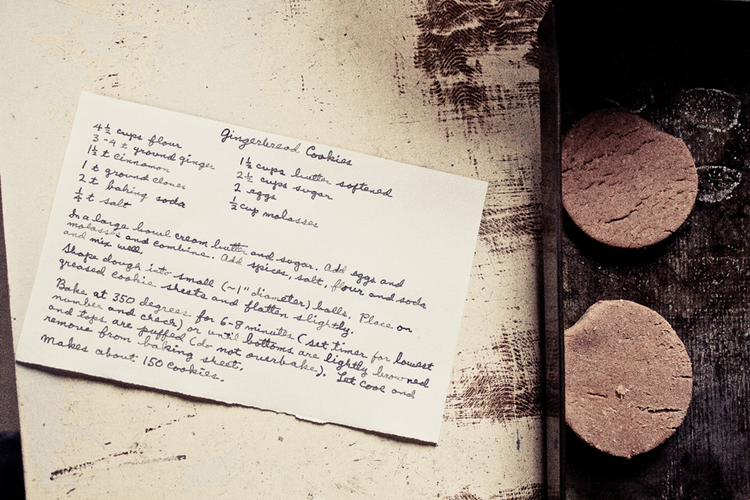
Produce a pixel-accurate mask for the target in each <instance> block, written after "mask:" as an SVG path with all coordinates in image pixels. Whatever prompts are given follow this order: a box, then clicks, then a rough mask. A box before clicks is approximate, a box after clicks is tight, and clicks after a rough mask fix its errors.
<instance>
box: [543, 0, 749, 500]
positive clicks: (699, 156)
mask: <svg viewBox="0 0 750 500" xmlns="http://www.w3.org/2000/svg"><path fill="white" fill-rule="evenodd" d="M599 4H601V5H596V6H595V5H588V2H582V3H577V4H576V6H575V7H573V6H571V5H570V4H564V8H559V9H558V10H559V14H560V15H561V17H559V18H558V30H559V33H560V36H561V43H560V47H561V48H560V50H561V56H560V67H561V78H562V82H563V83H562V85H561V88H562V109H563V131H565V130H567V129H568V128H569V127H570V126H571V125H572V124H573V123H574V122H575V121H576V120H577V119H578V118H580V117H581V116H583V115H585V114H586V113H588V112H590V111H592V110H594V109H598V108H601V107H607V106H612V105H616V104H619V105H623V106H627V107H630V108H631V109H632V110H634V111H637V112H638V113H639V114H640V115H641V116H642V117H644V118H647V119H649V120H650V121H652V123H655V124H656V125H657V126H659V127H660V128H662V129H664V130H665V131H667V132H670V133H673V134H678V135H680V136H682V137H683V138H684V139H685V142H686V144H687V145H688V147H689V148H690V150H691V152H692V153H693V156H694V157H695V158H696V163H697V164H698V166H699V167H701V168H700V169H699V171H700V180H701V182H700V187H699V198H700V199H699V201H698V202H697V203H696V206H695V208H694V210H693V212H692V214H691V215H690V217H689V218H688V220H687V221H686V223H685V224H684V225H683V226H682V227H681V228H680V229H679V230H678V231H677V232H676V233H675V234H674V235H673V236H671V237H670V238H668V239H667V240H666V241H664V242H662V243H660V244H657V245H655V246H653V247H651V248H648V249H644V250H639V251H624V250H616V249H612V248H609V247H606V246H604V245H600V244H597V243H596V242H593V241H592V240H590V239H589V238H588V237H586V236H585V235H583V234H582V233H581V232H580V231H579V230H578V229H577V228H576V227H575V226H574V225H573V224H572V223H571V222H570V220H566V221H565V225H564V235H563V256H564V257H563V290H564V292H563V293H564V323H565V325H566V326H570V325H571V324H572V323H574V322H575V321H576V320H577V319H578V318H579V317H580V315H581V314H583V312H584V311H585V310H586V309H587V308H588V307H589V306H590V305H591V304H593V303H594V302H596V301H597V300H601V299H618V298H623V299H629V300H633V301H636V302H639V303H641V304H644V305H646V306H648V307H651V308H652V309H654V310H656V311H657V312H659V313H660V314H661V315H662V316H664V317H665V318H666V319H667V320H668V321H669V322H670V323H671V324H672V326H673V327H674V328H675V330H676V331H677V333H678V335H679V336H680V338H681V339H682V340H683V342H684V343H685V345H686V348H687V350H688V353H689V355H690V357H691V359H692V362H693V371H694V387H693V401H692V404H691V407H690V409H689V411H688V414H687V416H686V418H685V421H684V423H683V425H682V426H681V427H680V428H679V429H678V431H677V433H676V434H675V435H674V436H673V437H672V438H670V439H669V440H668V441H667V442H666V443H665V444H663V445H662V446H659V447H657V448H656V449H655V450H653V451H651V452H648V453H645V454H643V455H641V456H637V457H634V458H632V459H630V460H625V459H619V458H614V457H610V456H607V455H604V454H602V453H599V452H597V451H596V450H594V449H593V448H591V447H589V446H588V445H586V444H585V443H583V442H582V441H581V440H580V439H578V438H577V437H576V436H575V435H574V434H573V433H571V432H568V435H567V443H568V444H567V449H566V452H567V455H566V468H565V472H566V480H567V492H568V496H569V497H571V498H611V499H644V498H649V499H651V498H656V499H681V498H701V499H708V498H721V499H742V500H747V498H749V497H750V473H749V472H748V471H750V433H749V432H748V430H749V429H750V293H749V290H750V286H749V285H750V265H749V264H750V262H749V260H750V182H748V176H749V175H750V173H749V172H748V166H750V160H749V159H750V74H749V73H748V63H747V61H748V60H750V59H748V53H749V52H750V36H748V34H747V33H748V30H747V29H746V26H747V25H748V23H750V4H744V3H738V2H712V3H710V4H709V3H705V4H696V5H690V6H686V5H683V6H680V9H679V10H676V9H672V8H670V7H667V6H665V5H662V4H661V3H653V2H650V3H648V4H644V3H640V2H636V3H633V2H628V3H627V4H624V3H608V2H599ZM566 37H567V38H566ZM691 89H699V90H691ZM706 89H711V90H706ZM735 106H738V108H737V109H740V110H741V112H740V114H739V116H738V120H737V121H736V123H734V122H733V121H732V117H733V115H732V116H729V115H731V111H732V109H734V107H735ZM728 114H729V115H728ZM728 123H729V126H727V124H728Z"/></svg>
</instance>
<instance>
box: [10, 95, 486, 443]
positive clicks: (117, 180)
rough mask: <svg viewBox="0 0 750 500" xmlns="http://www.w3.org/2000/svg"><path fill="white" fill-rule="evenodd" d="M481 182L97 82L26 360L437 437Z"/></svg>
mask: <svg viewBox="0 0 750 500" xmlns="http://www.w3.org/2000/svg"><path fill="white" fill-rule="evenodd" d="M485 191H486V183H484V182H480V181H477V180H473V179H468V178H463V177H458V176H455V175H451V174H446V173H441V172H437V171H434V170H428V169H425V168H419V167H414V166H411V165H405V164H401V163H396V162H392V161H387V160H384V159H379V158H374V157H371V156H367V155H363V154H358V153H354V152H350V151H344V150H339V149H336V148H330V147H327V146H323V145H320V144H315V143H311V142H307V141H303V140H296V139H290V138H286V137H280V136H276V135H273V134H267V133H262V132H258V131H255V130H250V129H246V128H242V127H237V126H231V125H227V124H224V123H219V122H216V121H211V120H207V119H203V118H197V117H192V116H187V115H183V114H178V113H174V112H170V111H165V110H160V109H156V108H152V107H148V106H143V105H138V104H133V103H128V102H123V101H118V100H114V99H110V98H106V97H101V96H98V95H93V94H87V93H84V94H82V95H81V100H80V103H79V107H78V112H77V115H76V118H75V123H74V126H73V130H72V133H71V137H70V140H69V144H68V150H67V153H66V156H65V160H64V164H63V168H62V172H61V175H60V180H59V184H58V188H57V193H56V196H55V201H54V206H53V210H52V213H51V217H50V224H49V229H48V232H47V236H46V240H45V243H44V248H43V251H42V257H41V262H40V265H39V270H38V274H37V277H36V281H35V284H34V289H33V292H32V296H31V300H30V305H29V309H28V312H27V315H26V320H25V323H24V326H23V331H22V334H21V339H20V342H19V346H18V350H17V358H18V360H19V361H21V362H26V363H31V364H36V365H43V366H48V367H53V368H59V369H63V370H69V371H74V372H79V373H85V374H88V375H92V376H96V377H104V378H109V379H114V380H118V381H122V382H127V383H131V384H136V385H140V386H147V387H153V388H157V389H162V390H168V391H173V392H179V393H183V394H188V395H192V396H197V397H201V398H208V399H212V400H216V401H222V402H227V403H233V404H241V405H245V406H251V407H256V408H262V409H267V410H273V411H277V412H284V413H288V414H292V415H296V416H297V417H299V418H302V419H306V420H311V421H315V422H332V423H338V424H343V425H347V426H351V427H357V428H363V429H369V430H374V431H378V432H382V433H387V434H393V435H398V436H404V437H409V438H414V439H418V440H421V441H427V442H437V439H438V436H439V430H440V423H441V420H442V415H443V407H444V404H445V397H446V393H447V388H448V383H449V379H450V374H451V365H452V362H453V355H454V351H455V347H456V340H457V336H458V331H459V326H460V322H461V317H462V311H463V305H464V301H465V297H466V291H467V286H468V280H469V274H470V270H471V264H472V258H473V254H474V249H475V245H476V238H477V231H478V227H479V220H480V216H481V212H482V206H483V202H484V195H485Z"/></svg>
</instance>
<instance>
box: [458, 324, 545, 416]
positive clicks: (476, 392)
mask: <svg viewBox="0 0 750 500" xmlns="http://www.w3.org/2000/svg"><path fill="white" fill-rule="evenodd" d="M499 333H500V337H498V338H495V339H493V341H492V346H491V347H490V348H488V349H485V350H484V351H485V352H484V353H481V352H480V353H479V355H480V356H481V357H490V358H492V359H493V361H495V362H493V363H491V364H490V363H487V364H483V365H474V366H467V367H466V368H463V369H461V370H460V375H459V376H458V377H457V378H456V377H455V375H454V380H453V383H452V386H451V389H450V390H449V391H448V397H447V400H446V413H447V415H446V416H447V417H448V419H449V420H452V421H454V422H456V423H458V424H459V425H472V424H477V423H479V422H482V421H486V420H490V421H496V422H508V421H511V420H514V419H518V418H524V417H533V416H538V415H540V414H541V402H542V399H541V392H540V388H539V380H538V369H539V368H538V365H539V363H538V361H539V360H538V359H536V358H535V356H533V355H530V354H529V353H530V352H532V351H533V349H532V346H531V345H529V343H531V342H533V339H534V338H535V337H534V335H532V332H512V331H510V330H506V329H501V331H500V332H499ZM488 351H489V352H488Z"/></svg>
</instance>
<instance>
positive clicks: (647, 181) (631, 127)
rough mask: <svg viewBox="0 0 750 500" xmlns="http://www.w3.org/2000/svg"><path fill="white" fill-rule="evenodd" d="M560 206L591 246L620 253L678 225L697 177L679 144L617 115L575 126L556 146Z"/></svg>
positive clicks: (600, 115)
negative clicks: (559, 147) (598, 244)
mask: <svg viewBox="0 0 750 500" xmlns="http://www.w3.org/2000/svg"><path fill="white" fill-rule="evenodd" d="M561 163H562V202H563V206H564V207H565V210H566V211H567V212H568V215H570V218H571V219H572V220H573V222H575V224H576V225H577V226H578V227H579V228H581V230H583V232H585V233H586V234H588V235H589V236H590V237H592V238H593V239H595V240H597V241H600V242H602V243H605V244H607V245H611V246H615V247H620V248H641V247H646V246H649V245H653V244H654V243H658V242H659V241H661V240H663V239H664V238H666V237H667V236H669V235H670V234H672V233H673V232H674V231H676V230H677V228H679V227H680V225H682V223H683V222H685V219H687V216H688V215H689V214H690V211H691V210H692V209H693V205H694V203H695V198H696V195H697V194H698V173H697V171H696V168H695V162H694V161H693V157H692V155H691V154H690V151H688V149H687V147H686V146H685V143H684V142H682V140H681V139H678V138H677V137H674V136H671V135H669V134H666V133H664V132H660V131H658V130H656V129H655V128H654V127H653V126H652V125H651V124H650V123H649V122H647V121H646V120H644V119H642V118H640V117H638V116H636V115H634V114H632V113H630V112H628V111H627V110H624V109H621V108H611V109H605V110H601V111H596V112H594V113H592V114H590V115H588V116H586V117H585V118H583V119H582V120H581V121H579V122H578V123H577V124H576V125H575V126H574V127H573V128H572V129H571V131H570V133H568V135H567V136H566V137H565V139H564V140H563V144H562V157H561Z"/></svg>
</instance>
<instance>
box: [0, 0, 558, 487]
mask: <svg viewBox="0 0 750 500" xmlns="http://www.w3.org/2000/svg"><path fill="white" fill-rule="evenodd" d="M543 4H544V2H541V1H502V2H501V1H497V2H492V1H489V2H488V1H484V2H479V1H478V0H475V1H471V0H467V1H463V2H450V1H444V2H438V1H434V0H420V1H408V0H400V1H395V0H392V1H388V2H366V1H364V0H353V1H352V0H346V1H345V0H258V1H254V0H252V1H251V0H246V1H238V0H227V1H208V0H202V1H195V2H191V1H190V0H185V1H183V2H179V3H178V2H176V1H172V0H161V1H158V0H157V1H147V0H120V1H116V2H112V1H106V2H105V1H95V0H59V1H53V0H23V1H22V0H5V1H3V2H0V61H2V63H3V70H2V76H1V77H0V95H2V99H0V158H1V161H0V175H1V176H2V190H3V192H2V197H3V203H4V207H3V208H4V210H3V212H4V216H5V229H6V241H7V253H8V267H9V280H10V293H11V310H12V313H13V325H14V334H15V335H17V334H18V332H19V331H20V326H21V324H22V321H23V316H24V312H25V309H26V306H27V303H28V297H29V294H30V291H31V285H32V283H33V279H34V275H35V271H36V266H37V263H38V259H39V254H40V251H41V246H42V241H43V237H44V233H45V229H46V224H47V220H48V216H49V210H50V208H51V204H52V196H53V193H54V189H55V185H56V181H57V176H58V173H59V169H60V165H61V164H62V158H63V155H64V152H65V147H66V141H67V136H68V134H69V131H70V127H71V124H72V120H73V116H74V113H75V107H76V104H77V100H78V96H79V94H80V92H81V91H82V90H86V91H90V92H95V93H99V94H102V95H107V96H111V97H116V98H121V99H126V100H131V101H134V102H139V103H143V104H148V105H152V106H158V107H162V108H165V109H170V110H174V111H179V112H183V113H189V114H193V115H198V116H202V117H206V118H211V119H215V120H221V121H225V122H229V123H235V124H238V125H243V126H247V127H251V128H256V129H260V130H266V131H269V132H274V133H278V134H283V135H287V136H293V137H300V138H305V139H309V140H312V141H318V142H321V143H324V144H330V145H333V146H339V147H342V148H347V149H351V150H356V151H360V152H363V153H367V154H372V155H378V156H382V157H385V158H389V159H393V160H397V161H402V162H407V163H413V164H416V165H420V166H425V167H429V168H434V169H437V170H442V171H449V172H453V173H456V174H460V175H465V176H471V177H475V178H479V179H483V180H486V181H488V182H489V183H490V188H489V192H488V195H487V200H486V205H485V211H484V216H483V222H482V227H481V230H480V237H479V239H478V243H477V253H476V256H475V260H474V266H473V271H472V277H471V283H470V290H469V295H468V297H467V302H466V307H465V311H464V319H463V325H462V330H461V334H460V338H459V345H458V349H457V352H456V358H455V365H454V371H453V381H452V384H451V389H450V391H449V396H448V399H447V401H446V406H445V415H444V423H443V426H442V432H441V437H440V441H439V443H438V445H437V446H429V445H422V444H414V443H409V442H405V441H401V440H395V439H392V438H389V437H385V436H379V435H375V434H372V433H367V432H363V431H359V430H354V429H348V428H344V427H340V426H335V425H316V424H311V423H307V422H301V421H298V420H296V419H295V418H294V417H290V416H286V415H278V414H275V413H273V412H265V411H259V410H255V409H250V408H243V407H229V406H225V405H221V404H214V403H205V402H199V401H195V400H191V399H186V398H183V397H177V396H173V395H167V394H163V393H159V392H154V391H148V390H142V389H136V388H131V387H124V386H118V385H114V384H110V383H107V382H102V381H93V380H89V379H84V378H80V377H73V376H67V375H61V374H52V373H49V372H44V371H41V370H36V369H30V368H27V367H23V366H18V367H17V380H18V389H19V400H20V405H21V422H22V440H23V446H24V461H25V463H24V465H25V467H26V488H27V494H28V498H30V499H38V498H70V499H98V498H166V499H169V498H184V499H187V498H196V499H198V498H201V499H203V498H212V499H213V498H263V499H274V498H279V499H296V498H300V499H309V500H312V499H335V498H377V499H415V498H420V499H421V498H441V499H453V500H476V499H482V500H485V499H496V498H499V499H507V500H510V499H513V500H515V499H525V498H537V497H539V496H540V494H541V471H542V462H541V446H542V442H541V418H540V402H541V394H540V390H539V383H540V379H539V374H540V370H539V352H538V325H537V308H538V301H537V284H536V280H537V271H536V269H537V267H536V263H537V262H536V259H537V247H538V237H539V232H538V229H539V205H538V192H537V190H538V180H539V179H538V177H539V172H538V167H539V124H538V72H537V69H536V68H535V66H534V52H535V47H534V42H533V32H534V30H535V27H536V23H537V22H538V20H539V18H540V17H541V15H542V14H543V11H544V5H543ZM449 42H451V43H449ZM446 244H450V242H446Z"/></svg>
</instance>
